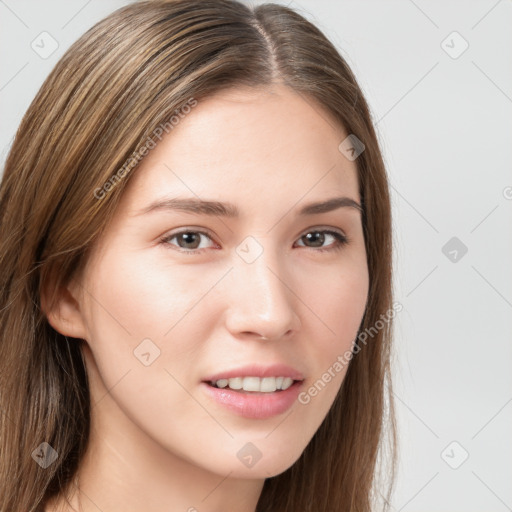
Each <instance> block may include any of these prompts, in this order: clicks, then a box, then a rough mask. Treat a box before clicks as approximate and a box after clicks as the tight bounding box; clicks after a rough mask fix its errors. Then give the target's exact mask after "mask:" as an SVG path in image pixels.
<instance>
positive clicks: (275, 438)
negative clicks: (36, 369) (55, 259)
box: [70, 86, 368, 478]
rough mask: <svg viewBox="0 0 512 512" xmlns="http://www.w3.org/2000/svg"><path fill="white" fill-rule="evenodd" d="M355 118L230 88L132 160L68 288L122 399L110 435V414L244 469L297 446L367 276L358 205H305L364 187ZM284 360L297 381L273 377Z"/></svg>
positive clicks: (124, 425)
mask: <svg viewBox="0 0 512 512" xmlns="http://www.w3.org/2000/svg"><path fill="white" fill-rule="evenodd" d="M348 135H349V134H348V133H345V132H344V131H342V130H341V129H340V128H339V127H338V126H335V125H334V123H333V121H332V119H331V118H330V117H329V116H328V115H327V114H326V113H325V112H324V111H323V110H321V109H320V108H319V107H318V106H317V105H316V104H315V103H313V102H312V101H310V100H307V101H306V100H305V99H304V98H303V97H302V96H301V95H298V94H296V93H294V92H292V91H291V90H289V89H287V88H285V87H284V86H276V87H275V88H273V89H272V90H271V91H270V90H269V89H266V90H256V89H238V90H237V91H236V92H234V91H233V90H231V91H229V92H226V91H224V92H222V93H220V94H217V95H216V96H214V97H211V98H209V99H206V100H203V101H200V102H199V103H198V104H197V106H195V107H194V108H192V110H191V112H190V113H189V114H188V115H186V116H185V117H184V118H183V119H181V121H180V122H179V124H178V125H176V126H175V127H174V129H173V130H172V131H171V132H170V133H169V135H167V136H165V137H164V138H163V139H162V141H161V142H159V143H158V145H157V146H156V148H155V149H153V150H151V151H150V152H149V153H148V154H147V155H146V157H145V158H144V160H143V161H142V162H141V164H140V166H139V168H138V169H137V170H136V171H132V172H134V173H135V175H134V176H132V177H131V181H130V183H129V185H128V187H127V188H126V189H125V192H124V193H123V197H122V200H121V203H120V205H119V208H118V210H117V211H116V213H115V217H114V219H113V222H112V224H110V225H109V227H108V229H107V230H106V232H105V233H104V235H103V237H102V238H101V239H100V240H99V243H98V244H96V245H95V247H94V250H93V252H92V254H91V256H90V258H89V260H88V262H87V265H86V267H85V272H84V274H83V275H82V276H81V278H80V281H79V283H80V286H77V285H78V281H75V282H74V283H75V284H74V285H73V282H72V286H74V288H73V287H71V288H70V289H71V290H73V295H74V296H75V298H77V301H78V304H79V309H80V314H79V315H80V319H81V320H80V321H81V327H80V329H81V331H80V332H81V334H82V336H81V337H83V338H84V339H85V340H86V345H85V346H84V353H85V356H86V363H87V369H88V373H89V378H90V387H91V393H92V397H93V401H99V400H107V399H108V400H109V401H110V402H111V403H110V406H109V408H102V409H100V408H96V409H94V408H93V415H94V414H96V413H95V410H96V411H101V414H103V415H105V416H106V415H108V419H107V418H104V421H99V420H98V421H97V425H100V426H99V428H100V436H101V429H102V428H105V429H107V427H106V426H105V425H109V427H108V428H109V429H110V432H112V431H115V432H117V433H118V435H119V436H120V437H121V438H122V437H123V436H125V438H126V436H131V437H130V439H131V440H132V441H134V436H135V437H137V436H138V437H139V439H138V441H141V442H143V443H145V444H146V445H147V446H150V445H151V446H153V447H154V446H157V447H158V448H159V451H160V456H163V457H168V458H169V460H172V459H173V458H175V457H179V458H180V459H181V460H184V461H187V462H189V463H191V464H192V465H193V466H196V467H198V468H203V469H205V470H208V471H211V472H214V473H217V474H220V475H223V476H225V475H227V474H228V473H230V474H231V476H232V477H240V478H266V477H268V476H274V475H277V474H279V473H281V472H283V471H284V470H286V469H287V468H288V467H290V466H291V465H292V464H293V463H294V462H295V461H296V460H297V459H298V457H299V456H300V454H301V453H302V451H303V450H304V449H305V447H306V445H307V444H308V442H309V441H310V440H311V438H312V436H313V435H314V433H315V432H316V430H317V429H318V428H319V426H320V424H321V423H322V421H323V420H324V418H325V416H326V415H327V413H328V411H329V409H330V407H331V405H332V403H333V401H334V399H335V397H336V394H337V392H338V390H339V389H340V386H341V383H342V380H343V378H344V376H345V373H346V369H347V366H346V364H340V362H339V361H341V359H342V358H343V354H344V353H345V352H346V351H347V350H351V348H352V346H353V342H354V340H355V338H356V336H357V330H358V327H359V325H360V322H361V320H362V317H363V314H364V310H365V305H366V299H367V293H368V268H367V262H366V252H365V245H364V237H363V229H362V219H361V213H360V211H359V209H358V208H357V207H354V206H351V205H350V201H345V203H342V204H345V205H344V206H339V204H336V205H335V206H337V207H335V208H332V209H331V208H322V207H317V208H316V209H315V208H311V207H310V208H309V211H306V212H305V213H301V211H302V210H303V209H304V208H305V207H306V206H308V205H311V204H313V203H315V204H316V203H325V202H326V201H328V200H331V199H334V198H341V197H345V198H348V199H350V200H352V201H354V202H356V203H360V196H359V188H358V179H357V171H356V163H355V161H351V160H349V159H347V158H346V157H345V156H344V154H342V153H341V152H340V150H339V149H338V148H339V145H340V143H341V142H342V141H343V140H344V139H345V138H346V137H347V136H348ZM100 200H103V201H106V200H108V198H103V199H100ZM178 201H180V202H183V203H179V202H178ZM206 201H208V202H215V203H217V202H218V203H222V204H223V205H225V206H223V207H222V208H221V207H220V206H219V205H213V206H212V205H210V206H207V205H206V204H205V205H203V206H202V207H201V208H200V207H199V205H200V204H201V202H206ZM180 204H181V206H180ZM235 208H236V210H237V212H238V215H225V214H224V213H225V210H227V211H228V212H229V213H233V212H232V210H233V209H235ZM343 237H345V238H346V240H347V241H346V243H342V242H341V241H340V240H343V239H344V238H343ZM261 336H264V337H265V338H267V339H262V338H261ZM355 357H357V356H355ZM343 361H345V362H346V358H343ZM337 362H338V363H337ZM336 363H337V364H336ZM274 365H276V366H275V367H274V368H272V366H274ZM277 365H279V366H277ZM326 374H327V376H326ZM245 377H262V379H258V378H257V379H254V378H253V379H245ZM263 377H266V378H265V379H263ZM272 377H277V378H278V379H277V380H276V379H272ZM283 377H286V378H291V379H293V380H294V384H293V385H292V386H291V387H289V388H288V389H287V390H276V391H272V390H273V389H274V386H277V385H281V386H282V384H283V383H284V384H285V387H286V385H289V382H290V381H289V380H288V379H283ZM228 378H231V379H233V380H228ZM210 380H215V381H217V380H220V382H219V383H218V385H219V386H225V385H226V384H228V386H232V387H233V388H239V387H240V386H244V384H245V388H247V390H244V389H242V390H236V389H230V388H226V387H224V388H222V387H218V388H214V387H212V386H211V384H209V383H207V382H206V381H210ZM226 381H227V382H226ZM297 381H298V382H297ZM315 383H316V388H315V389H313V391H312V392H308V390H309V389H310V388H311V387H312V386H313V387H314V386H315ZM261 385H263V389H266V390H268V391H260V392H257V391H249V390H252V389H261V388H256V387H251V386H261ZM105 390H106V391H108V395H107V394H106V391H105ZM315 391H316V392H315ZM105 396H107V398H105ZM97 414H99V412H97ZM128 432H129V434H128ZM106 435H107V434H106V432H105V436H106ZM162 454H164V455H162Z"/></svg>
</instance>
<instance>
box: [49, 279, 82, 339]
mask: <svg viewBox="0 0 512 512" xmlns="http://www.w3.org/2000/svg"><path fill="white" fill-rule="evenodd" d="M78 289H79V285H77V283H76V281H75V280H74V279H71V281H70V283H69V285H67V286H63V287H61V288H59V289H58V290H56V291H55V293H54V297H53V300H50V299H49V298H48V297H47V296H46V294H44V293H43V294H42V295H41V307H42V309H43V311H44V313H45V315H46V317H47V319H48V323H49V324H50V325H51V326H52V327H53V328H54V329H55V330H56V331H57V332H59V333H60V334H62V335H64V336H70V337H72V338H81V339H87V329H86V324H85V322H84V318H83V314H82V310H81V303H80V300H79V294H78V293H77V291H78Z"/></svg>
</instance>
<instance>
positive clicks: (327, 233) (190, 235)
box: [161, 229, 349, 255]
mask: <svg viewBox="0 0 512 512" xmlns="http://www.w3.org/2000/svg"><path fill="white" fill-rule="evenodd" d="M202 237H205V238H207V239H209V240H212V237H211V236H210V234H209V233H207V232H206V231H199V230H192V229H186V230H183V231H180V232H178V233H171V234H170V235H167V236H165V237H164V238H162V239H161V243H162V244H164V245H171V246H176V245H177V246H178V249H177V250H178V251H179V252H183V253H185V254H188V255H194V254H197V253H200V252H202V251H203V250H204V249H205V247H204V246H203V247H201V238H202ZM329 237H330V238H333V239H334V243H330V244H328V245H327V246H325V247H324V243H325V241H326V240H327V241H328V240H329ZM174 239H176V241H177V244H175V243H172V240H174ZM302 240H305V241H306V242H307V243H310V244H313V245H312V246H309V247H308V246H306V245H304V244H303V245H302V247H308V248H310V249H315V248H316V249H315V250H316V251H319V252H324V251H335V250H339V249H341V248H342V247H343V246H344V245H346V244H348V243H349V240H348V238H347V237H346V236H345V235H343V234H342V233H340V232H338V231H334V230H331V229H323V230H322V229H319V230H311V231H308V232H307V233H306V234H304V235H302V236H301V237H300V238H299V241H302ZM299 247H300V245H299Z"/></svg>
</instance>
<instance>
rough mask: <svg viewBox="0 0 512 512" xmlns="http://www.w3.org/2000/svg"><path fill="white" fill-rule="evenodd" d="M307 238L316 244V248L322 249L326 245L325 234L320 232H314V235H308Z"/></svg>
mask: <svg viewBox="0 0 512 512" xmlns="http://www.w3.org/2000/svg"><path fill="white" fill-rule="evenodd" d="M306 238H307V239H308V240H309V241H310V242H311V241H313V243H315V244H316V245H314V247H321V246H322V245H323V243H324V238H325V236H324V234H323V233H321V232H320V231H313V232H312V233H308V234H307V235H306Z"/></svg>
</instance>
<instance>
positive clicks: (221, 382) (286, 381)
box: [203, 376, 303, 395]
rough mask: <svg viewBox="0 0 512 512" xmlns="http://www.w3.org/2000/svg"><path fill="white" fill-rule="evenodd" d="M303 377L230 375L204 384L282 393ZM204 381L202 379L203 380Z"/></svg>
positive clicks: (238, 389) (249, 391) (231, 389)
mask: <svg viewBox="0 0 512 512" xmlns="http://www.w3.org/2000/svg"><path fill="white" fill-rule="evenodd" d="M302 381H303V379H300V380H299V379H292V378H291V377H285V376H277V377H263V378H262V377H255V376H247V377H241V376H240V377H231V378H229V379H228V378H223V379H216V380H210V381H206V384H207V385H209V386H210V387H213V388H216V389H226V390H230V391H235V392H238V393H242V394H260V395H265V394H267V393H282V392H283V391H286V390H287V389H289V388H290V387H292V386H293V385H294V384H296V383H297V382H302ZM203 382H204V381H203Z"/></svg>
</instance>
